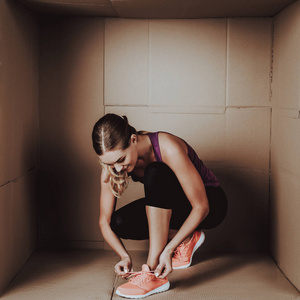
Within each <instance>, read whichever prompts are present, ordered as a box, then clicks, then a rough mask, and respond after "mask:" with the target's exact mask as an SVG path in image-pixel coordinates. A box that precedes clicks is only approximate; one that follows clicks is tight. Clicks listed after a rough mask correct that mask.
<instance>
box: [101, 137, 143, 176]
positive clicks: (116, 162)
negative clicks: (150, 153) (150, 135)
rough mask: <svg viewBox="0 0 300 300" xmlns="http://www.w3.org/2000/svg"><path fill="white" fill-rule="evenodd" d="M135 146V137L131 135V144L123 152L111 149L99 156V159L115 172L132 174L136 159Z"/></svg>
mask: <svg viewBox="0 0 300 300" xmlns="http://www.w3.org/2000/svg"><path fill="white" fill-rule="evenodd" d="M136 144H137V136H136V135H132V136H131V143H130V146H129V147H128V148H126V149H125V150H122V149H113V150H110V151H107V152H105V153H103V154H102V155H100V156H99V158H100V159H101V161H102V162H103V163H104V164H106V165H109V166H113V167H114V168H115V169H116V171H117V172H120V171H126V172H132V170H133V169H134V167H135V165H136V162H137V159H138V152H137V148H136Z"/></svg>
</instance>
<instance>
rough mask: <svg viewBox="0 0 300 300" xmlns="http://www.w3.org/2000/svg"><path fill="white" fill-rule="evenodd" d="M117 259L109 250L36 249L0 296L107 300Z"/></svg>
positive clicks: (11, 297)
mask: <svg viewBox="0 0 300 300" xmlns="http://www.w3.org/2000/svg"><path fill="white" fill-rule="evenodd" d="M117 261H118V257H117V256H116V254H114V253H113V252H112V251H94V250H82V251H75V250H73V251H67V250H66V251H61V252H57V251H56V252H55V251H54V252H49V251H48V252H47V251H45V252H43V251H41V252H36V253H35V254H34V255H33V256H32V258H31V259H30V260H29V261H28V263H27V264H26V265H25V266H24V268H23V269H22V270H21V272H20V273H19V274H18V276H17V278H16V279H15V280H14V281H13V282H12V284H11V285H10V286H9V288H8V289H7V290H6V291H5V292H4V294H3V295H2V297H1V299H3V300H4V299H15V300H17V299H31V300H40V299H45V300H46V299H49V300H50V299H51V300H54V299H70V300H83V299H84V300H85V299H99V300H102V299H103V300H106V299H110V297H111V293H112V289H113V285H114V281H115V274H114V271H113V266H114V265H115V264H116V263H117Z"/></svg>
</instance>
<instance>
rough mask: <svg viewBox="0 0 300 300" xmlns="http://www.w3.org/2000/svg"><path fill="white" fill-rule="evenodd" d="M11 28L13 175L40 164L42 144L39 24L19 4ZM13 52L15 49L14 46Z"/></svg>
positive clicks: (18, 174) (14, 176) (15, 9)
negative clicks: (39, 127) (39, 145)
mask: <svg viewBox="0 0 300 300" xmlns="http://www.w3.org/2000/svg"><path fill="white" fill-rule="evenodd" d="M11 25H12V28H10V31H11V34H13V38H14V48H13V53H14V56H13V60H12V62H11V63H12V64H13V65H14V78H13V82H12V85H13V86H12V87H11V88H12V89H13V98H12V99H10V101H12V102H13V135H12V157H13V162H12V176H13V178H16V177H17V176H20V175H21V174H24V173H25V172H26V171H28V170H29V169H30V168H33V167H36V166H37V147H38V91H39V86H38V82H39V79H38V75H39V74H38V61H39V60H38V24H37V20H36V19H35V18H34V17H33V15H32V14H30V13H29V12H28V11H27V10H25V9H23V8H21V7H18V6H16V7H15V8H14V22H13V24H11ZM11 51H12V49H11Z"/></svg>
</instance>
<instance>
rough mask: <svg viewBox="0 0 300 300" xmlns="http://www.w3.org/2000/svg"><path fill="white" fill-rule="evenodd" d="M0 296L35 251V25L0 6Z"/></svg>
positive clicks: (14, 6) (10, 5)
mask: <svg viewBox="0 0 300 300" xmlns="http://www.w3.org/2000/svg"><path fill="white" fill-rule="evenodd" d="M0 32H1V34H0V39H1V40H0V82H1V83H0V101H1V104H0V140H1V147H0V151H1V152H0V206H1V208H0V213H1V217H0V220H1V221H0V222H1V223H0V245H1V246H0V292H2V290H3V288H4V287H5V286H6V284H7V283H8V282H9V281H10V280H11V279H12V278H13V277H14V275H15V274H16V273H17V272H18V271H19V269H20V268H21V267H22V265H23V264H24V263H25V262H26V260H27V259H28V258H29V256H30V255H31V254H32V252H33V251H34V249H35V246H36V236H37V234H36V232H37V222H36V200H37V198H36V192H37V170H36V167H37V148H38V90H39V87H38V26H37V21H36V19H35V18H34V16H33V15H32V14H31V13H29V11H27V10H25V9H24V8H23V7H21V6H20V5H19V4H18V3H15V2H14V1H6V0H3V1H0Z"/></svg>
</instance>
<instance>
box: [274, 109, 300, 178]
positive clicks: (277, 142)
mask: <svg viewBox="0 0 300 300" xmlns="http://www.w3.org/2000/svg"><path fill="white" fill-rule="evenodd" d="M299 140H300V119H298V118H297V119H295V118H291V117H288V116H285V111H284V110H279V109H276V108H275V109H273V113H272V156H271V157H272V161H271V166H272V171H276V172H281V173H285V174H288V175H289V176H291V177H294V178H300V155H299V153H300V145H299V142H298V141H299Z"/></svg>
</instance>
